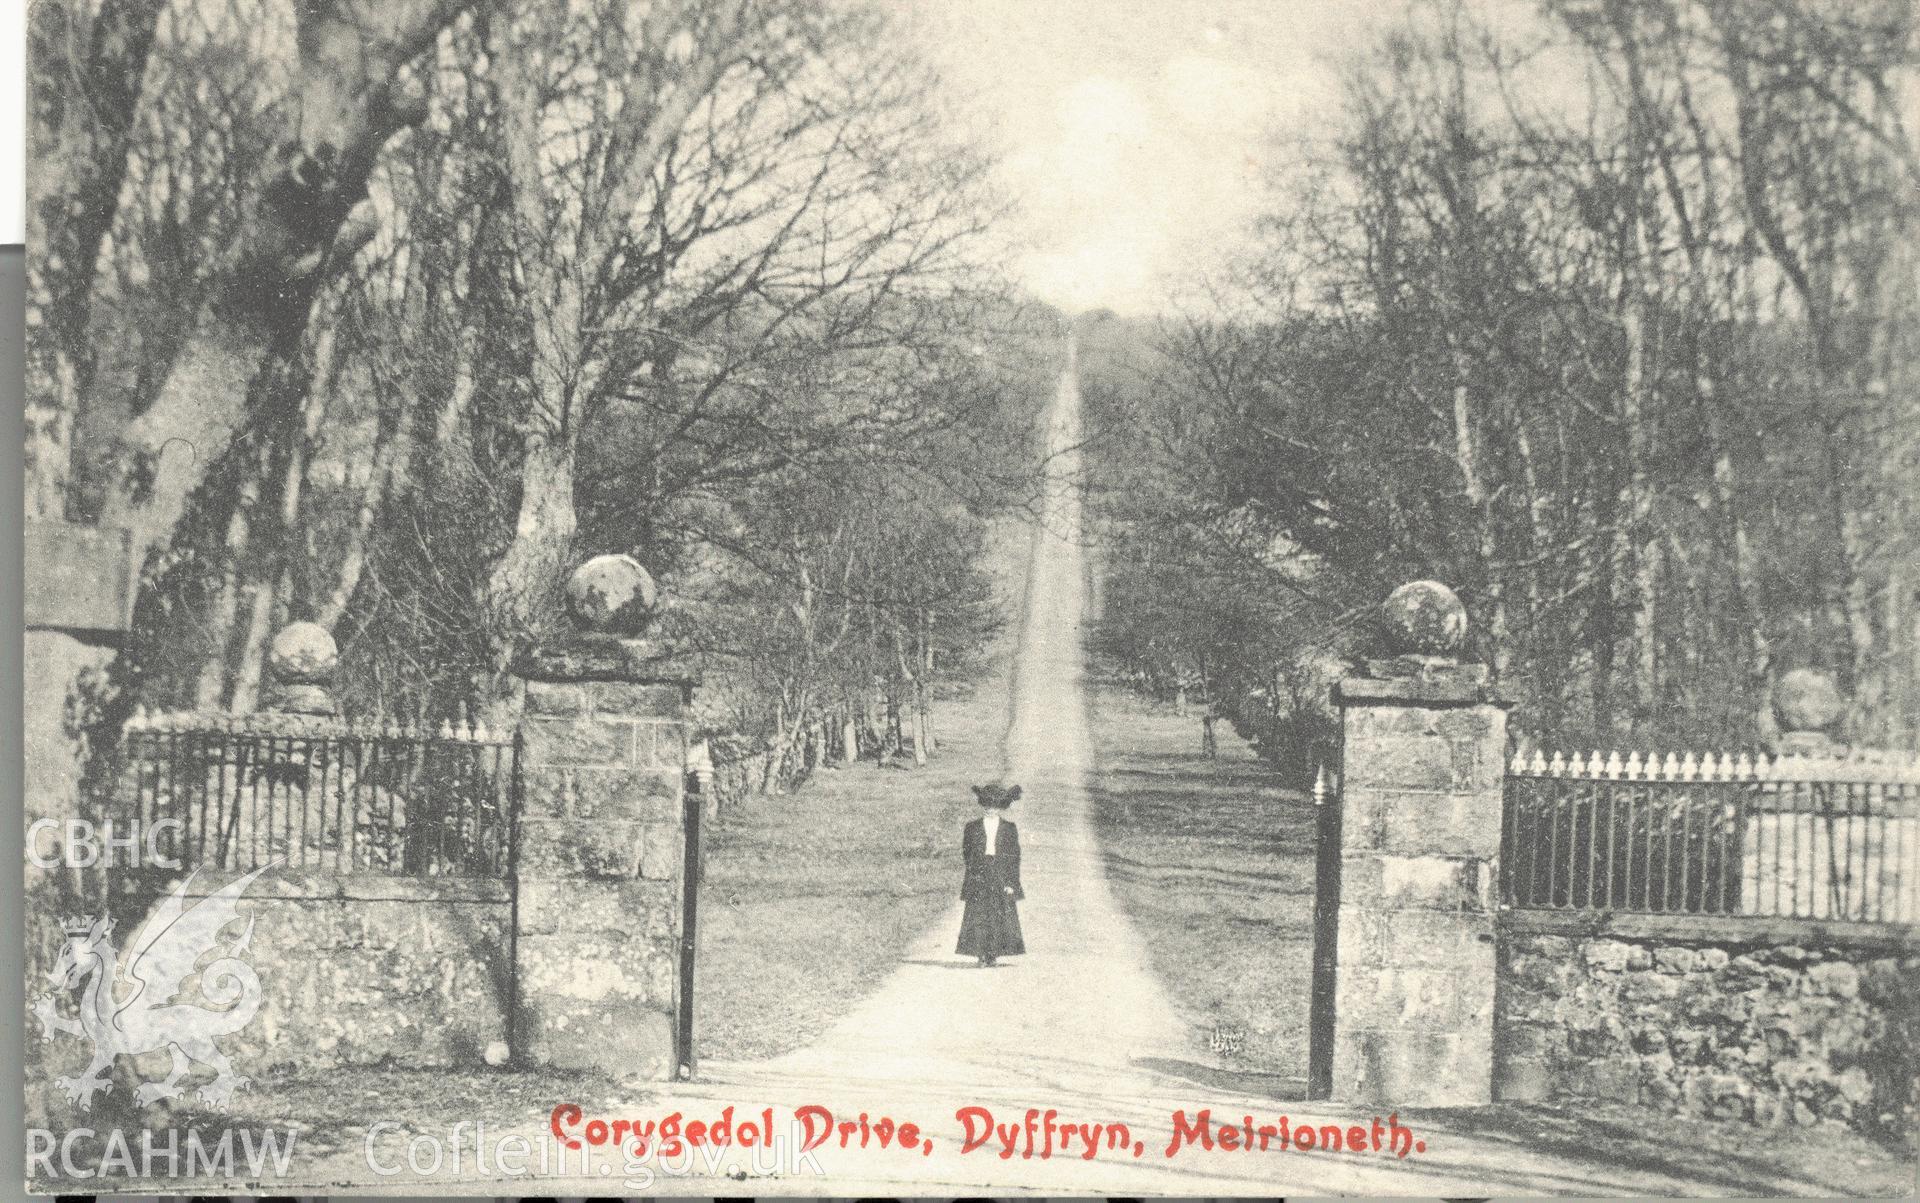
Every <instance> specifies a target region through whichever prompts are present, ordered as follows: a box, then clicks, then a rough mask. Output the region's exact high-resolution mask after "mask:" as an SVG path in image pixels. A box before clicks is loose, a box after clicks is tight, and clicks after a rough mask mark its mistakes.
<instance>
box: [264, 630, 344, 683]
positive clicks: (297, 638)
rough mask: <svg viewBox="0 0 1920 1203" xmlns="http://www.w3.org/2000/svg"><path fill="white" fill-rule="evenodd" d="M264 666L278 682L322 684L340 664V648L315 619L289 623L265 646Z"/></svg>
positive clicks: (329, 678) (330, 677)
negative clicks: (265, 659)
mask: <svg viewBox="0 0 1920 1203" xmlns="http://www.w3.org/2000/svg"><path fill="white" fill-rule="evenodd" d="M267 667H268V668H269V669H271V670H272V672H273V679H274V680H276V681H278V682H280V683H281V684H282V685H324V684H326V683H327V682H328V681H329V680H331V679H332V677H333V672H334V670H335V669H336V668H339V667H340V647H339V645H338V644H336V643H334V641H333V636H332V635H329V634H328V633H327V628H325V627H323V626H321V625H320V624H319V623H317V622H290V623H288V624H287V625H286V626H284V627H281V628H280V633H279V634H277V635H275V636H274V637H273V642H272V643H271V644H269V645H268V646H267Z"/></svg>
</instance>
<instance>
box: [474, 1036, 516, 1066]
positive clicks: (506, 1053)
mask: <svg viewBox="0 0 1920 1203" xmlns="http://www.w3.org/2000/svg"><path fill="white" fill-rule="evenodd" d="M511 1055H512V1051H511V1050H510V1049H508V1048H507V1042H506V1041H504V1040H489V1041H487V1049H486V1051H485V1052H484V1053H482V1054H481V1056H482V1057H484V1058H486V1062H487V1064H488V1065H491V1066H493V1067H494V1068H496V1069H497V1068H499V1067H500V1066H502V1065H505V1064H506V1063H507V1059H508V1058H509V1057H510V1056H511Z"/></svg>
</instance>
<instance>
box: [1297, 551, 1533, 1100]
mask: <svg viewBox="0 0 1920 1203" xmlns="http://www.w3.org/2000/svg"><path fill="white" fill-rule="evenodd" d="M1384 617H1385V620H1386V626H1387V629H1388V638H1389V641H1390V650H1391V652H1392V653H1393V654H1391V655H1389V656H1388V657H1385V658H1383V659H1376V660H1369V661H1367V662H1366V665H1365V668H1364V671H1362V672H1360V673H1357V674H1355V675H1353V676H1349V677H1347V678H1345V679H1343V680H1341V681H1340V682H1339V684H1338V686H1337V687H1336V689H1335V693H1334V700H1335V702H1336V704H1337V706H1338V708H1339V711H1340V721H1341V741H1342V746H1341V771H1340V775H1339V783H1340V790H1339V797H1338V805H1337V808H1335V809H1333V810H1332V811H1331V813H1329V814H1327V815H1326V816H1325V817H1324V818H1323V820H1322V832H1321V849H1320V856H1321V874H1320V903H1319V905H1320V908H1321V915H1320V922H1319V923H1318V924H1317V930H1316V932H1315V940H1316V955H1315V981H1314V999H1315V1014H1314V1024H1313V1033H1312V1048H1311V1052H1310V1057H1309V1083H1310V1086H1311V1087H1312V1088H1313V1093H1314V1094H1316V1095H1318V1096H1320V1097H1330V1098H1332V1099H1335V1100H1338V1101H1341V1102H1354V1103H1377V1104H1380V1105H1383V1106H1389V1107H1391V1106H1401V1107H1414V1106H1427V1107H1433V1106H1459V1105H1469V1104H1476V1103H1486V1102H1490V1101H1491V1100H1492V1062H1493V1017H1494V962H1495V919H1496V914H1497V905H1498V891H1497V887H1498V878H1499V874H1498V859H1499V851H1500V824H1501V793H1502V786H1503V781H1504V774H1505V767H1506V764H1505V762H1506V740H1507V728H1506V721H1507V703H1506V702H1505V701H1503V700H1502V699H1501V698H1500V697H1499V696H1498V695H1497V694H1496V693H1495V692H1494V690H1493V689H1492V687H1491V686H1489V684H1488V681H1487V669H1486V668H1485V666H1483V665H1477V664H1464V663H1461V662H1460V660H1459V659H1458V658H1457V657H1458V654H1459V650H1460V648H1461V646H1462V645H1463V643H1464V642H1465V638H1466V632H1467V620H1466V611H1465V609H1464V607H1462V606H1461V604H1460V600H1459V599H1458V598H1457V597H1455V596H1454V594H1453V592H1452V590H1450V589H1448V588H1447V587H1446V586H1445V585H1442V584H1439V583H1438V582H1434V581H1415V582H1413V583H1412V584H1408V585H1403V586H1401V587H1400V588H1399V589H1397V590H1395V591H1394V593H1393V595H1392V596H1391V597H1390V598H1389V599H1388V600H1387V603H1386V605H1385V608H1384Z"/></svg>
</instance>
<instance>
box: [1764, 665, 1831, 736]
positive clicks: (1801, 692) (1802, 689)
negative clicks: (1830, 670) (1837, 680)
mask: <svg viewBox="0 0 1920 1203" xmlns="http://www.w3.org/2000/svg"><path fill="white" fill-rule="evenodd" d="M1841 708H1842V707H1841V702H1840V690H1839V688H1838V687H1837V686H1835V685H1834V683H1833V678H1832V677H1830V676H1828V675H1827V674H1826V673H1823V672H1820V671H1818V670H1816V669H1811V668H1796V669H1794V670H1793V671H1792V672H1789V673H1787V674H1785V675H1784V676H1782V677H1781V678H1780V681H1779V683H1778V684H1776V685H1775V686H1774V687H1773V717H1774V718H1775V719H1777V720H1779V723H1780V729H1781V730H1782V731H1785V732H1794V731H1824V730H1825V729H1827V728H1828V727H1831V726H1832V725H1833V723H1834V720H1835V719H1837V718H1839V717H1840V711H1841Z"/></svg>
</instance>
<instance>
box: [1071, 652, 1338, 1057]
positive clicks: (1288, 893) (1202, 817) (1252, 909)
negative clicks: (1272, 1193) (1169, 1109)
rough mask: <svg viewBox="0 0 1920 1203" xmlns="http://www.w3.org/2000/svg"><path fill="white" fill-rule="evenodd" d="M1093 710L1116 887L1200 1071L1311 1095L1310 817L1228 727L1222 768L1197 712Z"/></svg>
mask: <svg viewBox="0 0 1920 1203" xmlns="http://www.w3.org/2000/svg"><path fill="white" fill-rule="evenodd" d="M1090 706H1091V714H1090V716H1089V718H1090V722H1091V726H1092V729H1093V740H1094V749H1095V769H1094V774H1093V782H1092V794H1093V797H1092V801H1093V817H1094V825H1095V831H1096V832H1097V833H1098V835H1099V838H1100V843H1101V846H1102V847H1103V849H1104V850H1105V852H1106V856H1107V866H1108V870H1107V871H1108V876H1109V878H1110V879H1111V880H1112V883H1113V887H1114V891H1115V894H1116V896H1117V897H1118V899H1119V901H1120V903H1121V905H1122V906H1123V907H1124V908H1125V909H1126V911H1127V914H1128V915H1129V916H1131V917H1132V919H1133V921H1134V924H1135V925H1136V926H1137V927H1138V928H1139V930H1140V933H1141V935H1142V937H1143V938H1144V939H1145V941H1146V944H1147V952H1148V956H1149V958H1150V959H1151V961H1152V963H1153V969H1154V972H1155V973H1156V974H1157V975H1158V976H1159V978H1160V980H1161V981H1162V982H1164V983H1165V984H1166V986H1167V990H1168V993H1169V994H1170V995H1171V996H1172V998H1173V1002H1174V1005H1175V1007H1176V1008H1177V1009H1178V1010H1179V1012H1180V1015H1181V1017H1182V1018H1183V1019H1185V1020H1186V1023H1187V1027H1188V1038H1189V1041H1190V1047H1191V1048H1192V1050H1193V1053H1194V1055H1195V1058H1196V1061H1197V1062H1198V1063H1199V1066H1200V1067H1206V1068H1209V1069H1211V1070H1213V1071H1216V1072H1215V1073H1214V1074H1213V1075H1211V1076H1213V1077H1214V1078H1215V1079H1216V1080H1218V1081H1219V1082H1220V1083H1221V1084H1222V1085H1227V1084H1244V1085H1248V1086H1252V1087H1257V1086H1259V1085H1261V1084H1262V1083H1258V1082H1245V1081H1243V1079H1244V1078H1246V1077H1249V1076H1251V1077H1255V1078H1274V1077H1277V1078H1280V1079H1283V1080H1289V1081H1290V1080H1292V1079H1298V1080H1299V1082H1300V1083H1302V1084H1304V1081H1305V1077H1306V1066H1307V996H1308V988H1309V985H1310V983H1311V980H1312V955H1313V873H1314V867H1313V855H1314V824H1313V807H1312V805H1311V804H1310V803H1309V802H1308V801H1307V799H1306V798H1304V797H1303V796H1302V795H1301V794H1300V793H1299V792H1298V791H1295V790H1288V789H1282V788H1280V787H1279V786H1278V785H1277V784H1276V783H1275V779H1274V776H1273V774H1272V772H1271V771H1270V770H1269V769H1267V768H1266V766H1264V765H1263V764H1261V763H1260V761H1259V760H1258V759H1257V758H1256V757H1255V756H1254V753H1253V750H1252V749H1251V748H1250V747H1248V746H1247V745H1246V744H1245V743H1244V742H1243V741H1242V740H1241V739H1240V738H1239V737H1238V736H1236V735H1234V734H1233V732H1232V730H1231V729H1230V728H1229V727H1228V725H1227V724H1226V723H1220V724H1219V725H1218V732H1219V740H1220V754H1219V758H1218V759H1215V760H1209V759H1207V758H1205V757H1204V756H1202V755H1201V754H1200V715H1199V712H1198V710H1194V711H1192V712H1191V713H1189V714H1188V715H1185V716H1183V715H1180V714H1177V713H1175V711H1174V709H1173V707H1172V706H1170V705H1165V704H1162V703H1157V702H1153V701H1150V700H1147V699H1144V698H1141V697H1139V696H1138V695H1136V694H1133V693H1131V692H1128V691H1126V690H1123V689H1120V688H1117V687H1114V686H1111V685H1100V686H1098V687H1097V688H1096V689H1095V690H1094V691H1093V694H1092V697H1091V699H1090ZM1199 1076H1202V1077H1206V1076H1209V1075H1206V1074H1201V1075H1199ZM1268 1085H1271V1083H1268Z"/></svg>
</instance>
